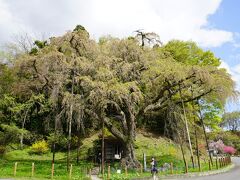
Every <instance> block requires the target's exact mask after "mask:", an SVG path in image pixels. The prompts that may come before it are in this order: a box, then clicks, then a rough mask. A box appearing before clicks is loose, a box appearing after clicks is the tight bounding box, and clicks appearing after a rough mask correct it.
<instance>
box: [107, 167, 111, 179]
mask: <svg viewBox="0 0 240 180" xmlns="http://www.w3.org/2000/svg"><path fill="white" fill-rule="evenodd" d="M110 178H111V167H110V165H109V166H108V174H107V179H108V180H109V179H110Z"/></svg>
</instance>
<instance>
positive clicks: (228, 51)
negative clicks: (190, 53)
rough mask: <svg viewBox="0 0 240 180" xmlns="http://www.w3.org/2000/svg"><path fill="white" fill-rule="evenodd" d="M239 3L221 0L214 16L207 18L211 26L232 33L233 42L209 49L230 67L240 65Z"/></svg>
mask: <svg viewBox="0 0 240 180" xmlns="http://www.w3.org/2000/svg"><path fill="white" fill-rule="evenodd" d="M239 7H240V1H239V0H223V1H222V3H221V4H220V7H219V8H218V10H217V11H216V13H215V14H213V15H211V16H210V17H209V22H210V23H211V25H212V26H214V27H216V28H219V29H224V30H227V31H231V32H233V33H234V41H235V42H231V43H226V44H224V45H222V46H220V47H216V48H211V50H212V51H214V52H215V54H216V55H217V56H219V57H221V58H222V59H223V60H224V61H226V62H227V63H228V64H229V65H230V66H235V65H237V64H239V63H240V51H239V50H240V22H239V19H238V18H239V17H240V11H239Z"/></svg>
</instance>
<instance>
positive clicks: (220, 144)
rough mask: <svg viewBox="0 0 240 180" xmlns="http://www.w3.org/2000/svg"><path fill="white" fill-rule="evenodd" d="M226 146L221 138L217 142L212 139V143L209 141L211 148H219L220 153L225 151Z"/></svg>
mask: <svg viewBox="0 0 240 180" xmlns="http://www.w3.org/2000/svg"><path fill="white" fill-rule="evenodd" d="M224 147H225V145H224V143H223V141H222V140H221V139H219V140H218V141H216V142H214V141H212V142H211V143H209V148H210V149H214V150H217V151H218V152H219V153H223V152H224Z"/></svg>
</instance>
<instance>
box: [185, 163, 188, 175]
mask: <svg viewBox="0 0 240 180" xmlns="http://www.w3.org/2000/svg"><path fill="white" fill-rule="evenodd" d="M185 173H188V162H187V161H186V170H185Z"/></svg>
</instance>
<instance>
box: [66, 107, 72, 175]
mask: <svg viewBox="0 0 240 180" xmlns="http://www.w3.org/2000/svg"><path fill="white" fill-rule="evenodd" d="M72 111H73V105H72V104H71V105H70V118H69V125H68V153H67V171H69V166H70V151H71V134H72Z"/></svg>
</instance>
